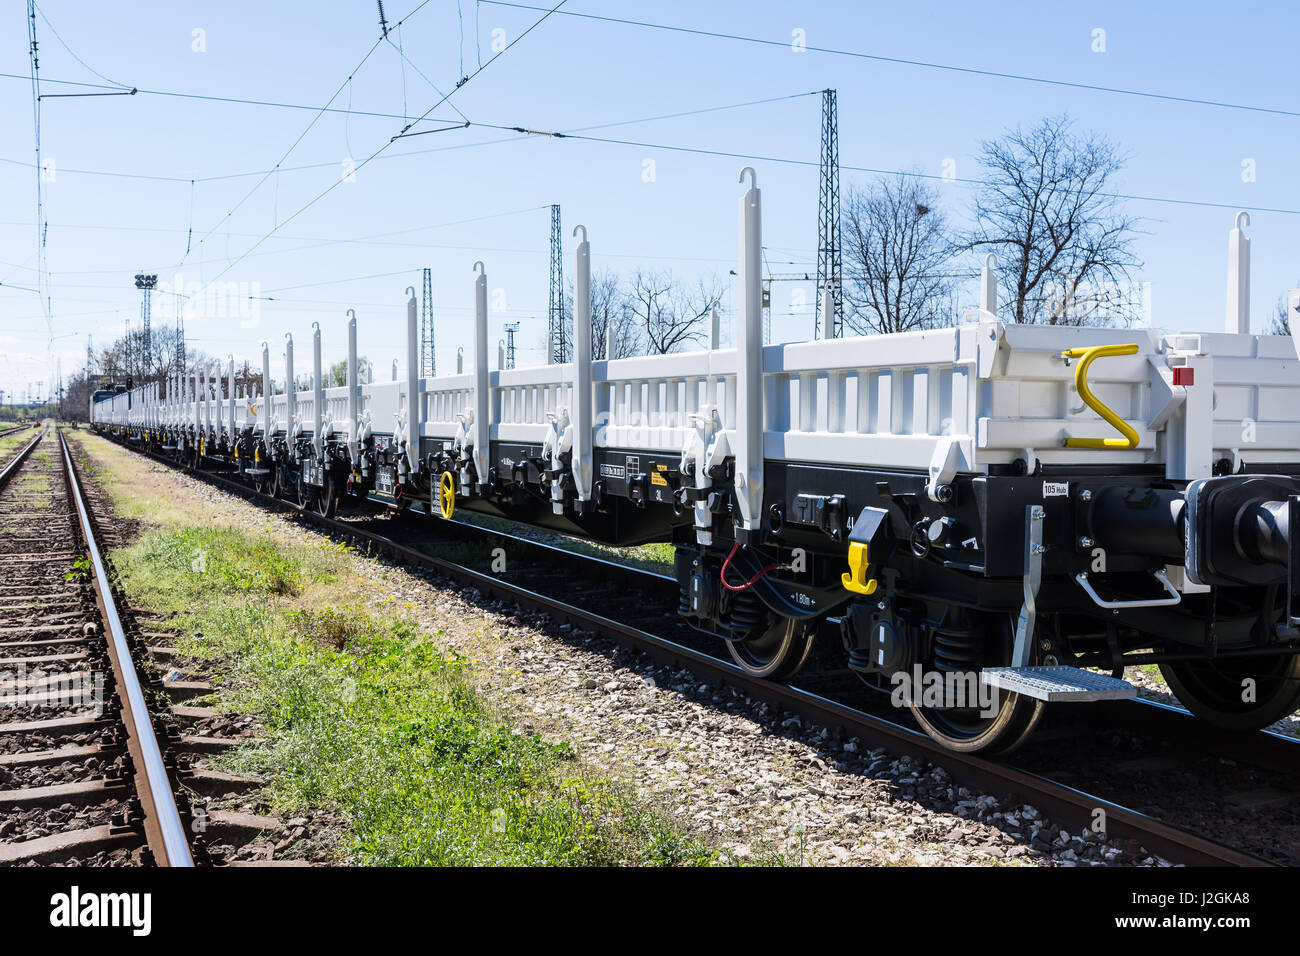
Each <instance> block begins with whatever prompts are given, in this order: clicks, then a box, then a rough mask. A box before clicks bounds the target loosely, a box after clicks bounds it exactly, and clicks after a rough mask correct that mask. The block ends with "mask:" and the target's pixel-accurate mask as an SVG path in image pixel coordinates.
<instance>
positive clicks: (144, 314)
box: [135, 272, 158, 371]
mask: <svg viewBox="0 0 1300 956" xmlns="http://www.w3.org/2000/svg"><path fill="white" fill-rule="evenodd" d="M157 284H158V277H157V276H156V275H146V274H145V273H143V272H137V273H136V276H135V287H136V288H137V289H139V290H140V296H141V299H140V346H141V350H142V351H143V352H144V355H143V356H142V357H141V362H140V368H141V370H142V371H147V370H148V369H149V367H150V366H151V365H152V364H153V348H152V345H153V340H152V337H151V334H150V331H149V312H150V300H151V299H152V298H153V288H154V286H156V285H157Z"/></svg>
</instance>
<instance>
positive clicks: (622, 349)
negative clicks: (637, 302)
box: [564, 269, 641, 359]
mask: <svg viewBox="0 0 1300 956" xmlns="http://www.w3.org/2000/svg"><path fill="white" fill-rule="evenodd" d="M564 318H565V320H566V321H565V323H564V345H565V354H567V355H572V354H573V280H572V279H570V280H569V288H568V290H567V291H566V292H565V294H564ZM611 329H612V330H613V333H614V336H613V337H614V354H613V355H606V354H605V343H606V341H607V336H608V335H609V330H611ZM640 351H641V327H640V325H639V324H638V322H637V316H636V315H635V314H634V313H633V312H632V311H631V309H629V307H628V303H627V298H626V296H625V295H624V293H623V282H622V280H621V279H619V276H618V273H616V272H614V271H613V270H611V269H601V270H599V271H598V272H595V273H594V274H593V275H592V277H591V355H592V357H593V358H598V359H601V358H626V357H627V356H629V355H636V354H638V353H639V352H640Z"/></svg>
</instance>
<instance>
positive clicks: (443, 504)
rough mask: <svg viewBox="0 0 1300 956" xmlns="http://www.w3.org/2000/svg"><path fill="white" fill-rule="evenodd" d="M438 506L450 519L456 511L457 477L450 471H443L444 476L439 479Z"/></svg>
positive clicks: (445, 516) (444, 515) (443, 514)
mask: <svg viewBox="0 0 1300 956" xmlns="http://www.w3.org/2000/svg"><path fill="white" fill-rule="evenodd" d="M438 492H439V494H438V499H439V500H438V506H439V507H440V508H441V509H442V516H443V517H444V518H446V519H447V520H448V521H450V520H451V516H452V515H453V514H455V513H456V477H455V476H454V475H453V474H452V473H451V472H449V471H444V472H443V473H442V478H441V479H439V481H438Z"/></svg>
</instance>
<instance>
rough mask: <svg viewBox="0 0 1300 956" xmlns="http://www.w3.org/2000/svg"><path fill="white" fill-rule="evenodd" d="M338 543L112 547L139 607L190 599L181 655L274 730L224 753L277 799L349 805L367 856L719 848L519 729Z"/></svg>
mask: <svg viewBox="0 0 1300 956" xmlns="http://www.w3.org/2000/svg"><path fill="white" fill-rule="evenodd" d="M343 550H345V549H341V548H340V546H337V545H332V544H324V545H318V546H307V545H303V546H295V547H293V548H286V547H284V546H280V547H276V546H275V545H274V544H273V543H272V542H271V541H270V540H269V539H268V538H267V537H264V536H258V535H247V534H244V533H242V532H240V531H237V530H232V529H225V528H194V527H182V528H174V529H158V530H154V531H151V532H148V533H147V534H146V535H145V536H144V537H143V538H142V539H141V540H140V541H139V542H138V543H136V544H135V545H132V546H131V547H129V548H127V549H124V550H123V551H121V552H118V553H117V554H116V555H115V560H116V563H117V565H118V568H119V570H120V571H121V573H122V576H123V583H124V585H125V587H126V590H127V591H128V593H130V594H131V596H132V600H133V602H139V603H141V604H143V605H145V606H147V607H151V608H154V609H156V610H160V611H176V612H178V614H179V615H180V616H179V625H180V627H182V628H183V629H184V630H185V631H186V632H187V633H188V634H190V635H192V636H190V637H186V638H182V639H181V641H180V643H181V647H182V650H184V651H186V652H188V653H191V654H193V655H195V656H200V657H204V658H209V659H212V660H213V661H214V662H217V664H218V666H217V667H216V668H215V669H217V670H219V671H221V672H222V673H223V680H222V686H223V688H224V693H223V695H222V705H223V706H228V707H230V708H232V709H235V710H238V711H240V712H244V713H254V714H257V715H259V717H260V719H261V721H262V725H263V731H264V734H265V742H264V743H263V744H261V745H255V746H249V747H243V748H240V749H239V750H237V751H235V752H234V754H233V755H231V756H229V757H227V758H225V759H224V762H223V765H224V766H225V767H226V768H227V769H230V770H232V771H235V772H240V773H253V774H256V775H258V776H261V777H262V778H263V779H265V780H267V781H268V785H267V790H266V791H265V795H266V798H267V799H268V800H269V801H270V803H271V805H272V809H273V810H274V811H275V812H279V813H281V814H292V813H293V812H294V811H296V810H301V809H304V808H311V807H314V808H327V809H332V810H335V811H337V812H338V813H340V814H341V815H342V816H343V818H344V819H345V820H346V822H347V827H346V831H347V832H346V835H345V838H344V843H343V845H342V848H341V852H342V853H343V856H344V858H345V861H346V862H350V863H358V864H376V865H442V864H447V865H610V864H666V865H681V864H687V865H692V864H707V863H711V862H714V861H715V860H716V856H715V854H714V853H713V851H712V850H711V849H710V848H709V847H708V846H706V845H705V844H703V843H701V842H700V841H698V840H697V839H695V838H693V837H692V836H691V835H689V834H688V833H687V832H686V831H685V830H683V829H682V828H680V827H679V826H677V825H676V824H675V823H673V822H672V821H671V820H670V819H669V818H668V817H667V816H666V815H665V814H663V813H661V812H659V811H658V810H657V809H656V808H652V807H649V806H647V805H646V804H645V803H644V802H643V801H641V800H640V799H638V798H637V797H636V796H635V795H633V794H632V793H631V791H630V790H629V789H628V788H626V787H624V786H622V785H620V784H617V783H614V782H611V781H608V780H603V779H592V778H591V777H590V776H589V775H588V774H586V773H584V772H583V770H582V768H581V767H580V766H579V765H578V763H577V761H575V760H574V758H573V755H572V753H571V752H570V750H569V747H568V746H567V745H566V744H562V743H561V744H555V743H548V742H545V741H543V740H542V739H540V738H539V737H537V736H533V735H528V734H522V733H519V732H517V731H516V730H514V729H512V727H511V726H510V725H509V724H508V723H507V722H505V721H504V720H502V719H501V718H500V717H499V716H498V715H496V714H494V713H493V711H492V710H491V708H490V707H489V706H488V705H487V704H486V702H485V701H484V700H483V698H482V697H481V696H480V694H479V693H478V692H477V691H476V690H475V687H474V683H473V674H472V672H471V669H470V666H469V664H468V662H466V661H465V660H463V659H461V658H460V657H458V656H456V655H455V654H451V653H447V652H445V651H444V650H442V649H440V648H439V647H438V646H437V644H436V643H435V641H434V640H433V639H431V637H430V636H429V635H426V634H422V633H420V632H419V631H418V629H417V628H416V627H415V626H414V624H413V623H412V622H411V621H410V620H409V619H407V618H406V617H405V616H403V615H402V614H401V613H400V612H396V611H395V612H393V614H391V615H385V616H384V617H382V618H380V617H378V616H376V615H375V614H374V613H371V612H370V611H369V610H368V609H367V608H366V607H365V606H363V605H361V604H359V603H356V601H355V598H354V597H350V595H355V594H356V593H357V592H356V589H357V588H358V587H359V586H360V584H359V582H358V581H357V579H355V578H353V577H351V576H350V573H349V570H348V567H347V564H348V561H349V560H350V559H349V557H348V556H347V555H346V554H343V553H340V552H341V551H343ZM440 633H441V632H440Z"/></svg>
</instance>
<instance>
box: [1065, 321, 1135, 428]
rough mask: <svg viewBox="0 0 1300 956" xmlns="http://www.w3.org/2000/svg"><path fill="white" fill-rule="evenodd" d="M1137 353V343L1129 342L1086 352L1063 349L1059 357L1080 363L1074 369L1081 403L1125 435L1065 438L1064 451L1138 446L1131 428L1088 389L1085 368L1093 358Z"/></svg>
mask: <svg viewBox="0 0 1300 956" xmlns="http://www.w3.org/2000/svg"><path fill="white" fill-rule="evenodd" d="M1137 352H1138V347H1137V343H1136V342H1131V343H1129V344H1128V345H1095V346H1093V347H1092V348H1088V349H1066V350H1065V351H1064V352H1062V353H1061V358H1077V359H1079V364H1078V365H1077V366H1076V367H1075V369H1074V387H1075V388H1076V389H1077V390H1078V392H1079V397H1080V398H1082V399H1083V403H1084V404H1085V405H1087V406H1088V407H1089V408H1091V409H1092V410H1093V411H1094V412H1096V413H1097V414H1098V415H1100V416H1101V417H1102V418H1104V419H1105V420H1106V421H1107V422H1108V423H1109V424H1110V425H1111V426H1112V427H1113V428H1114V429H1115V430H1116V431H1117V432H1119V433H1120V434H1121V435H1123V436H1124V437H1123V438H1067V439H1065V447H1066V448H1111V449H1128V448H1136V447H1137V446H1138V441H1139V439H1138V433H1137V432H1136V431H1134V430H1133V427H1132V426H1131V425H1129V423H1128V422H1126V421H1124V419H1122V418H1120V417H1119V415H1117V414H1115V412H1114V411H1113V410H1112V409H1110V408H1108V407H1107V406H1106V405H1104V404H1103V403H1102V401H1101V399H1099V398H1098V397H1097V396H1096V395H1094V394H1093V393H1092V389H1091V388H1089V387H1088V366H1089V365H1091V364H1092V362H1093V359H1099V358H1104V357H1106V356H1109V355H1136V354H1137Z"/></svg>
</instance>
